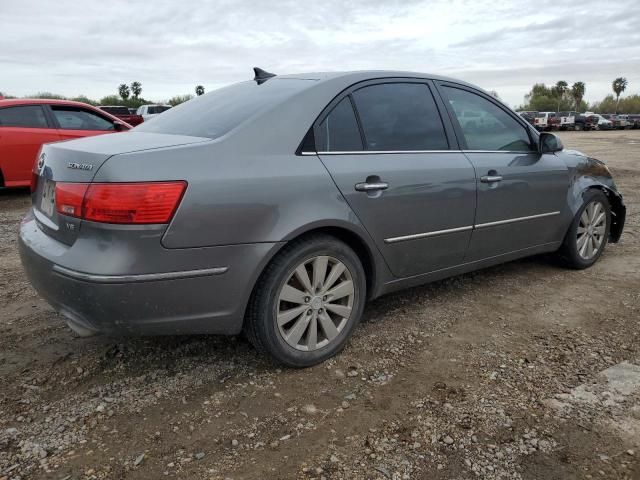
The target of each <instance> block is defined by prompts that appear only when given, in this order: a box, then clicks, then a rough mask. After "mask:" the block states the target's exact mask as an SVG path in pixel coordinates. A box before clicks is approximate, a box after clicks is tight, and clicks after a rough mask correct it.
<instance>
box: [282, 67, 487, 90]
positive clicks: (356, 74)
mask: <svg viewBox="0 0 640 480" xmlns="http://www.w3.org/2000/svg"><path fill="white" fill-rule="evenodd" d="M398 77H401V78H423V79H428V80H440V81H446V82H452V83H458V84H461V85H466V86H469V87H473V88H476V89H477V88H478V87H477V86H476V85H473V84H471V83H467V82H464V81H462V80H457V79H455V78H451V77H446V76H442V75H435V74H431V73H421V72H411V71H403V70H354V71H339V72H309V73H294V74H286V75H276V76H275V77H273V78H280V79H286V78H291V79H299V80H315V81H318V82H322V81H329V80H335V79H340V78H342V79H344V80H346V81H349V82H350V83H357V82H361V81H365V80H375V79H380V78H398Z"/></svg>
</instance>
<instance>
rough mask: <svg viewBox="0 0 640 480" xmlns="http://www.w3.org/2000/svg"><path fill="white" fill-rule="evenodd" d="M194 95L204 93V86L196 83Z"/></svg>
mask: <svg viewBox="0 0 640 480" xmlns="http://www.w3.org/2000/svg"><path fill="white" fill-rule="evenodd" d="M196 95H198V96H200V95H204V87H203V86H202V85H198V86H197V87H196Z"/></svg>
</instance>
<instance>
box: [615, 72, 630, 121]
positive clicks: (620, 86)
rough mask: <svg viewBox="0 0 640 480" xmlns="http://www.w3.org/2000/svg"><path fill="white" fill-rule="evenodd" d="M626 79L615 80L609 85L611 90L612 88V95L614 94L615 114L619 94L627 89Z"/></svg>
mask: <svg viewBox="0 0 640 480" xmlns="http://www.w3.org/2000/svg"><path fill="white" fill-rule="evenodd" d="M628 84H629V82H627V79H626V78H624V77H618V78H616V79H615V80H614V81H613V83H612V84H611V88H613V93H615V94H616V113H618V104H619V103H620V94H621V93H622V92H624V91H625V90H626V89H627V85H628Z"/></svg>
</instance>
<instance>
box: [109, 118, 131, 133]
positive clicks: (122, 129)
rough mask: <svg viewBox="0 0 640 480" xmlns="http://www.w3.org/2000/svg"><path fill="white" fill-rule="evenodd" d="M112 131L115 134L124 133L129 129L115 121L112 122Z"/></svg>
mask: <svg viewBox="0 0 640 480" xmlns="http://www.w3.org/2000/svg"><path fill="white" fill-rule="evenodd" d="M113 129H114V130H115V131H116V132H126V131H127V130H129V127H128V126H126V125H125V124H124V123H122V122H119V121H117V120H116V121H115V122H113Z"/></svg>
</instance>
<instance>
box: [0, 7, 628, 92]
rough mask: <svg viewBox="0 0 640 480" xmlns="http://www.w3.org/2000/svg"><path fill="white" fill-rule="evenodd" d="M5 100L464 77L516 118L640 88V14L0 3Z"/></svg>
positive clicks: (622, 10)
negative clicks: (358, 77) (367, 76)
mask: <svg viewBox="0 0 640 480" xmlns="http://www.w3.org/2000/svg"><path fill="white" fill-rule="evenodd" d="M2 10H3V11H2V16H1V17H0V44H2V45H3V46H4V48H2V49H0V71H2V74H1V75H0V91H3V92H7V93H10V94H14V95H28V94H30V93H35V92H37V91H44V90H47V91H53V92H58V93H61V94H65V95H77V94H80V93H83V94H86V95H89V96H93V97H98V98H99V97H101V96H104V95H108V94H113V93H115V92H116V89H117V85H118V84H120V83H122V82H127V83H130V82H132V81H134V80H137V81H140V82H142V85H143V95H144V96H145V97H146V98H151V99H156V100H162V99H167V98H168V97H170V96H173V95H175V94H182V93H190V92H192V90H193V88H194V87H195V85H197V84H202V85H204V86H205V87H206V88H207V90H211V89H212V88H216V87H219V86H222V85H226V84H228V83H232V82H236V81H240V80H245V79H247V78H250V77H251V67H253V66H261V67H263V68H266V69H267V70H269V71H274V72H276V73H294V72H304V71H322V70H356V69H397V70H413V71H425V72H433V73H439V74H444V75H451V76H454V75H457V76H458V77H460V78H463V79H464V80H468V81H471V82H475V83H478V84H479V85H480V86H481V87H483V88H485V89H495V90H497V91H498V93H499V94H500V96H501V97H502V98H504V99H505V100H506V101H507V102H509V103H511V104H517V103H521V102H522V97H523V95H524V94H525V93H526V92H527V90H528V89H529V88H530V86H531V85H532V84H533V83H535V82H541V81H542V82H547V83H551V82H555V81H557V80H559V79H565V80H567V81H568V82H569V83H572V82H574V81H577V80H581V81H584V82H585V83H586V84H587V99H588V100H589V99H592V100H595V99H598V98H600V97H602V96H603V95H604V94H606V93H608V91H609V90H610V83H611V80H612V79H613V78H615V77H617V76H620V75H624V76H626V77H627V78H628V79H629V84H630V89H629V90H630V91H633V90H635V87H634V86H635V85H640V58H639V57H640V54H639V52H638V51H637V50H638V49H637V45H638V44H640V32H638V31H637V28H636V27H635V25H637V20H638V18H639V16H640V5H638V3H637V1H636V0H617V1H616V2H615V4H609V5H606V7H603V4H602V3H601V2H600V1H595V0H583V1H582V2H580V4H562V3H559V2H557V1H556V0H538V1H536V2H512V1H508V0H493V1H488V0H483V1H480V0H478V1H470V0H452V1H449V0H434V1H399V0H391V1H372V0H352V1H349V2H339V1H337V0H324V1H322V2H318V1H305V0H297V1H294V0H283V1H277V0H275V1H272V2H256V1H255V0H237V1H232V0H226V1H222V0H221V1H207V0H201V1H198V2H193V1H186V0H183V1H181V2H175V1H174V0H154V1H152V2H143V1H136V2H133V1H125V0H110V1H109V2H95V1H87V2H82V3H79V2H77V1H75V0H58V1H56V2H41V1H39V0H21V1H19V2H5V5H3V7H2Z"/></svg>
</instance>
